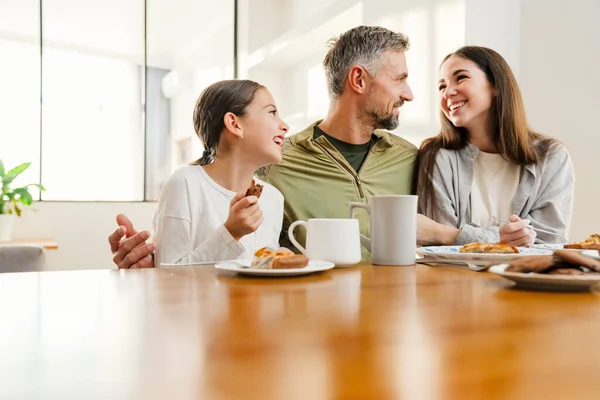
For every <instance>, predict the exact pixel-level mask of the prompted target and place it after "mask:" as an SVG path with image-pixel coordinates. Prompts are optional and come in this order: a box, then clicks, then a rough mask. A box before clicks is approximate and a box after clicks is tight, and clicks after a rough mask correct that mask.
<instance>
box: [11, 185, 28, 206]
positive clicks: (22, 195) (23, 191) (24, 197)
mask: <svg viewBox="0 0 600 400" xmlns="http://www.w3.org/2000/svg"><path fill="white" fill-rule="evenodd" d="M13 193H14V194H18V195H19V201H20V202H21V203H23V204H25V205H26V206H30V205H31V203H33V197H31V193H29V190H27V187H22V188H18V189H15V190H13Z"/></svg>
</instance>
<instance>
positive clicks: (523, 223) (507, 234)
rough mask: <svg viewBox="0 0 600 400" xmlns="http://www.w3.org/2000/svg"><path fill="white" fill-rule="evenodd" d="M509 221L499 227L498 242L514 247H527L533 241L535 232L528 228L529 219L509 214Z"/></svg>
mask: <svg viewBox="0 0 600 400" xmlns="http://www.w3.org/2000/svg"><path fill="white" fill-rule="evenodd" d="M509 221H510V223H508V224H505V225H503V226H502V227H501V228H500V242H501V243H506V244H510V245H512V246H515V247H529V246H531V245H532V244H533V243H534V242H535V238H536V237H537V233H536V232H535V231H534V230H532V229H530V228H529V221H528V220H526V219H523V220H522V219H521V218H519V217H518V216H516V215H511V216H510V218H509Z"/></svg>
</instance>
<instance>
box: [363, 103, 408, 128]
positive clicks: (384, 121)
mask: <svg viewBox="0 0 600 400" xmlns="http://www.w3.org/2000/svg"><path fill="white" fill-rule="evenodd" d="M403 103H404V102H402V103H396V104H394V107H401V106H402V104H403ZM370 114H371V118H373V127H374V128H375V129H387V130H389V131H393V130H394V129H396V128H397V127H398V125H400V121H399V115H398V116H397V115H395V114H394V111H393V109H392V112H391V113H390V114H387V115H381V114H380V113H378V112H377V111H376V110H372V111H371V112H370Z"/></svg>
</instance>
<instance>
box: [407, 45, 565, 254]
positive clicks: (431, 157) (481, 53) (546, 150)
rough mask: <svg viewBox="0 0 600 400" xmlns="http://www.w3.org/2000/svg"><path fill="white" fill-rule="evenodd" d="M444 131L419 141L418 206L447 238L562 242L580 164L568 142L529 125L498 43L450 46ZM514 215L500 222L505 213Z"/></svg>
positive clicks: (443, 81)
mask: <svg viewBox="0 0 600 400" xmlns="http://www.w3.org/2000/svg"><path fill="white" fill-rule="evenodd" d="M438 85H439V87H438V89H439V100H440V109H441V125H442V126H441V129H440V133H439V134H438V135H437V136H435V137H433V138H430V139H427V140H426V141H425V142H423V144H422V146H421V149H420V155H419V158H420V161H419V177H418V180H419V182H418V189H417V192H418V195H419V209H420V212H421V213H423V214H424V215H425V216H427V217H429V218H431V219H433V220H434V221H437V222H438V223H441V224H443V225H445V227H442V226H439V224H438V226H437V227H436V226H434V227H433V228H431V225H429V227H430V229H433V230H436V231H437V232H436V233H437V237H438V238H440V240H439V241H440V242H443V243H444V244H453V243H454V244H465V243H470V242H487V243H492V242H504V243H508V244H512V245H514V246H529V245H531V244H533V243H534V242H537V243H557V242H561V239H560V237H558V236H556V235H552V234H545V233H539V234H537V236H536V232H535V231H533V230H532V229H529V225H531V226H532V227H536V228H542V229H544V230H548V231H551V232H555V233H557V234H559V235H562V236H566V235H567V233H568V230H569V224H570V222H571V215H572V209H573V187H574V172H573V166H572V163H571V159H570V156H569V153H568V151H567V149H566V148H565V147H564V146H563V145H561V144H560V143H559V142H557V141H556V140H553V139H550V138H547V137H545V136H542V135H540V134H538V133H535V132H533V131H532V130H530V129H529V127H528V125H527V121H526V118H525V111H524V107H523V100H522V97H521V92H520V90H519V87H518V85H517V81H516V79H515V77H514V75H513V73H512V71H511V70H510V67H509V66H508V64H507V62H506V61H505V60H504V58H502V56H500V55H499V54H498V53H496V52H495V51H493V50H491V49H488V48H485V47H477V46H466V47H462V48H460V49H459V50H457V51H456V52H454V53H452V54H449V55H448V56H447V57H446V58H445V59H444V61H443V62H442V65H441V67H440V80H439V84H438ZM498 218H499V219H501V220H506V221H510V222H509V223H505V224H500V223H499V219H498Z"/></svg>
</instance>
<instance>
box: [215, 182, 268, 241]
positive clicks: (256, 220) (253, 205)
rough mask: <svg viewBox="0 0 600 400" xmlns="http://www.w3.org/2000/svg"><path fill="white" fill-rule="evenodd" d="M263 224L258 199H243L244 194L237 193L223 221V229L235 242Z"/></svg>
mask: <svg viewBox="0 0 600 400" xmlns="http://www.w3.org/2000/svg"><path fill="white" fill-rule="evenodd" d="M262 222H263V215H262V211H261V209H260V205H259V204H258V197H256V196H248V197H245V194H244V193H238V194H236V195H235V197H234V198H233V200H231V203H230V206H229V216H228V217H227V221H225V224H224V225H225V228H226V229H227V230H228V231H229V233H230V234H231V236H233V238H234V239H235V240H237V241H239V240H240V239H241V238H242V237H244V236H246V235H247V234H249V233H252V232H254V231H256V230H257V229H258V227H259V226H260V224H262Z"/></svg>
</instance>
